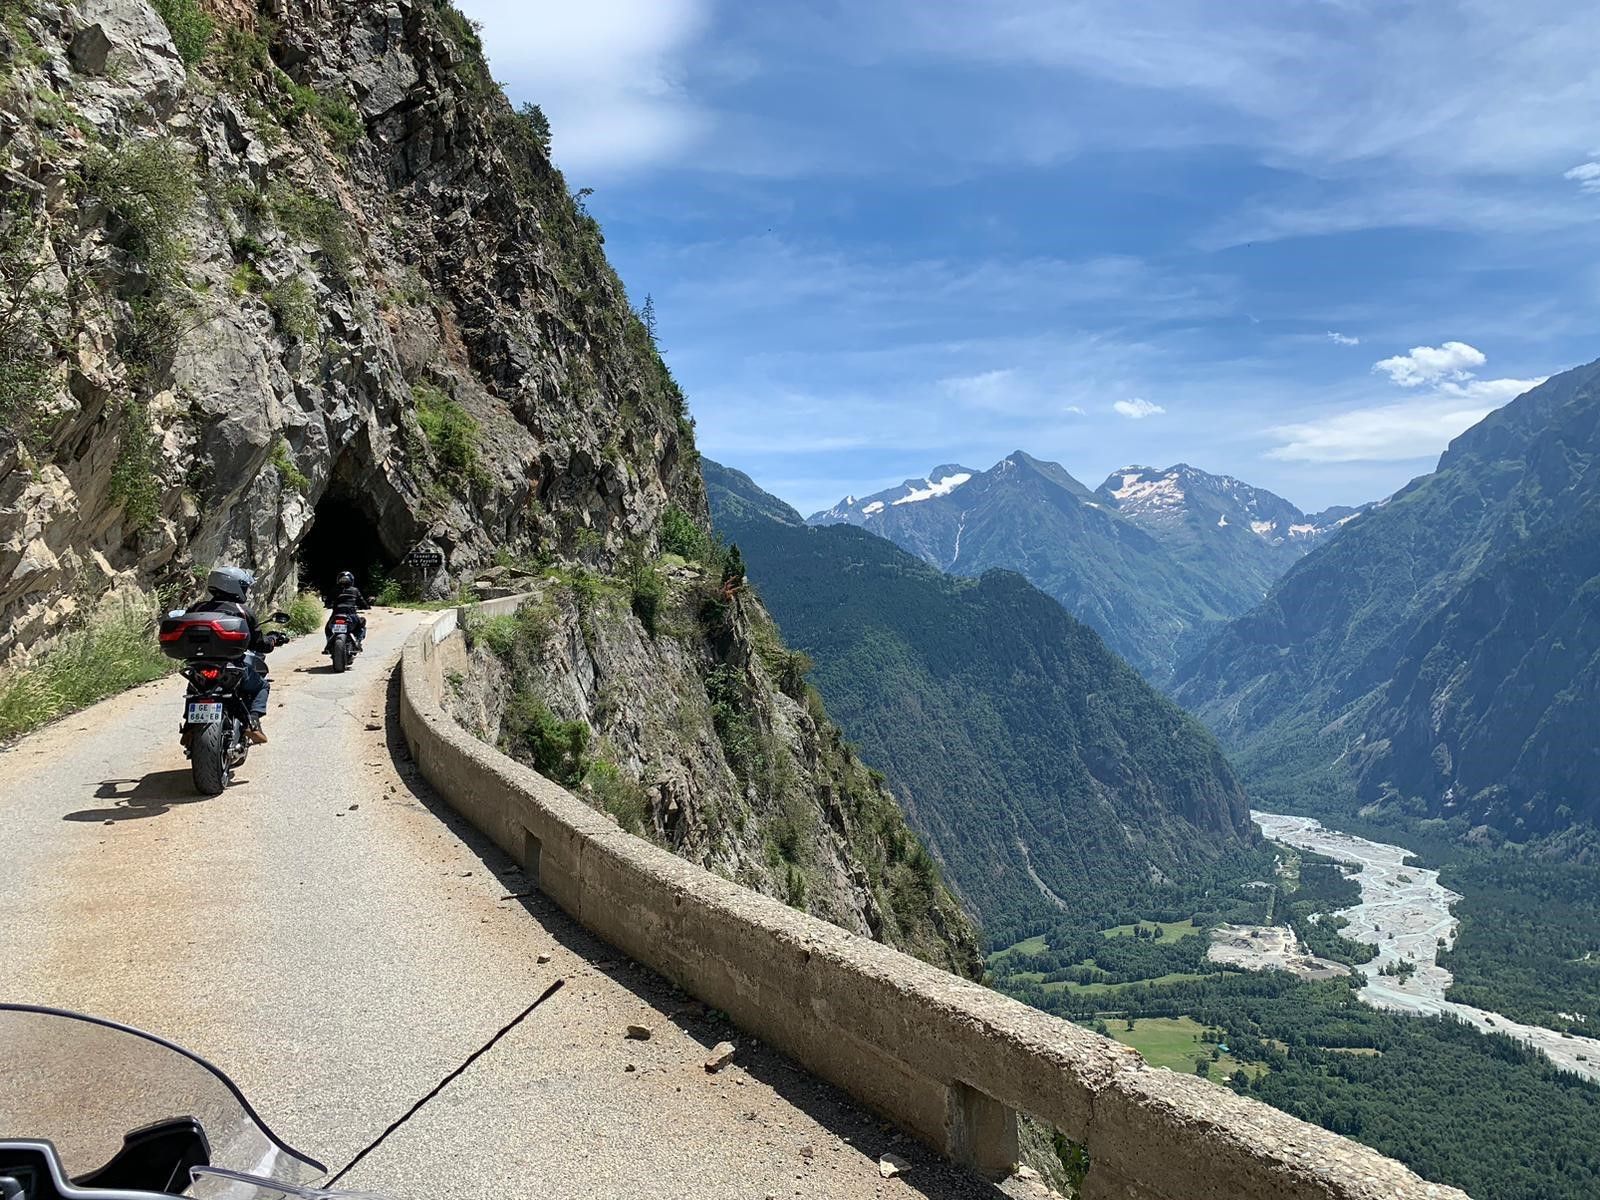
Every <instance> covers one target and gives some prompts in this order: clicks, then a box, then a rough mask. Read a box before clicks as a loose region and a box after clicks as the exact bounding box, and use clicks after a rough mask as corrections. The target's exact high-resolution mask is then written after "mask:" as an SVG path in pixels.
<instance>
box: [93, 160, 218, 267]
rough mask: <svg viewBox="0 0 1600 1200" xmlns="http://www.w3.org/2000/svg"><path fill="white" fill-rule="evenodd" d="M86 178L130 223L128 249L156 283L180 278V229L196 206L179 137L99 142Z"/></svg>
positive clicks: (189, 166) (182, 256) (182, 252)
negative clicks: (109, 143)
mask: <svg viewBox="0 0 1600 1200" xmlns="http://www.w3.org/2000/svg"><path fill="white" fill-rule="evenodd" d="M84 182H85V183H86V184H87V185H88V186H89V188H90V190H91V191H93V192H94V194H95V195H97V196H99V198H100V199H101V200H102V201H103V202H104V203H105V205H106V207H108V208H109V209H111V211H112V212H114V213H116V215H117V216H119V217H121V218H122V220H123V221H124V222H126V224H127V226H128V230H129V234H130V237H129V239H128V241H129V244H128V246H127V249H128V252H129V253H130V254H132V255H133V256H134V257H135V258H137V259H138V260H139V261H140V262H141V263H143V264H144V266H145V267H146V269H147V270H148V271H149V272H150V274H151V275H152V276H154V277H155V278H156V280H157V281H158V283H160V284H162V285H164V286H165V285H170V284H173V283H177V282H179V281H180V280H181V278H182V274H183V264H184V260H185V257H186V250H185V247H184V244H183V238H182V229H183V221H184V218H185V217H186V216H187V215H188V212H189V210H190V208H192V207H193V205H194V197H195V189H196V184H195V174H194V164H193V162H192V161H191V160H190V158H189V155H188V154H187V153H186V152H185V151H184V150H183V148H182V147H181V146H180V145H179V143H178V142H177V140H176V139H174V138H170V137H155V138H129V139H126V140H124V141H121V142H119V143H117V144H116V146H115V147H114V148H112V149H107V148H105V147H103V146H97V147H95V148H94V149H93V150H91V151H90V153H89V155H88V157H87V158H86V159H85V161H84Z"/></svg>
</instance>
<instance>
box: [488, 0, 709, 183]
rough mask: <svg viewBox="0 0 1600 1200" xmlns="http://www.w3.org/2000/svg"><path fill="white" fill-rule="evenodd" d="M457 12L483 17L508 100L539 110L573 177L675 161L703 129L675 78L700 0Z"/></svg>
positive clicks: (512, 0) (511, 2) (604, 1)
mask: <svg viewBox="0 0 1600 1200" xmlns="http://www.w3.org/2000/svg"><path fill="white" fill-rule="evenodd" d="M461 9H462V11H463V12H465V13H466V14H467V16H469V17H471V18H472V19H473V20H475V21H479V22H481V23H482V25H483V41H484V46H485V49H486V50H487V52H488V55H489V60H490V64H491V67H492V69H493V71H494V74H495V77H496V78H497V79H500V80H502V81H504V82H505V84H506V88H507V91H508V92H509V93H510V95H511V98H512V99H513V100H514V101H517V102H521V101H531V102H533V103H535V104H538V105H540V106H541V107H542V108H543V109H544V110H545V113H546V115H548V116H549V118H550V126H551V130H552V135H553V136H552V142H553V144H554V156H555V158H556V161H557V162H558V163H559V164H560V165H561V167H562V168H563V169H564V170H566V171H567V172H569V173H570V174H572V175H576V176H577V177H578V181H579V182H582V177H584V176H586V175H591V174H603V173H606V172H621V171H627V170H631V169H635V168H638V167H642V166H648V165H651V164H653V163H658V162H664V161H670V160H672V159H675V158H678V157H680V156H681V155H682V154H683V153H684V152H685V151H687V150H688V149H689V148H690V147H691V146H693V145H694V144H695V143H697V142H698V141H700V140H701V139H702V138H703V137H704V135H705V134H706V133H707V132H708V130H709V128H710V125H711V118H710V115H709V114H708V113H707V112H706V111H705V110H704V109H702V108H701V107H700V106H699V105H698V104H697V103H695V102H694V101H693V100H692V99H691V98H690V97H689V94H688V91H687V89H686V87H685V86H684V83H683V78H682V76H683V72H684V68H685V59H686V57H687V54H688V51H689V50H690V48H691V47H692V45H693V43H694V42H695V40H696V39H697V38H698V36H699V35H700V34H701V32H702V31H703V30H704V29H705V27H706V24H707V21H708V19H709V16H710V12H709V2H708V0H584V3H581V4H566V5H556V4H535V5H530V4H527V3H526V2H525V0H461ZM530 10H532V11H530Z"/></svg>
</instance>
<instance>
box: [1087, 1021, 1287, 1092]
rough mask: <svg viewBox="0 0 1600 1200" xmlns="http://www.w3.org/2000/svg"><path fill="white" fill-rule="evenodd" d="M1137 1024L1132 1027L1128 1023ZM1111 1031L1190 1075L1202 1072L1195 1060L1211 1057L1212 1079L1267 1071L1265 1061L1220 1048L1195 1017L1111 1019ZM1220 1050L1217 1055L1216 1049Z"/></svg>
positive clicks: (1158, 1062) (1155, 1063)
mask: <svg viewBox="0 0 1600 1200" xmlns="http://www.w3.org/2000/svg"><path fill="white" fill-rule="evenodd" d="M1130 1024H1131V1025H1132V1026H1133V1028H1132V1029H1129V1028H1128V1026H1129V1025H1130ZM1107 1032H1108V1033H1109V1034H1110V1035H1111V1036H1112V1037H1114V1038H1116V1039H1117V1041H1119V1042H1121V1043H1122V1044H1123V1045H1124V1046H1132V1047H1133V1048H1134V1049H1135V1050H1137V1051H1138V1052H1139V1053H1140V1055H1141V1056H1142V1057H1143V1058H1144V1060H1145V1062H1147V1063H1149V1064H1150V1065H1151V1066H1152V1067H1166V1068H1168V1069H1169V1070H1173V1071H1182V1072H1183V1073H1184V1074H1187V1075H1194V1074H1199V1072H1197V1071H1196V1070H1195V1060H1196V1059H1202V1058H1203V1059H1205V1060H1207V1063H1208V1065H1207V1067H1206V1071H1205V1074H1206V1075H1207V1076H1208V1077H1209V1078H1212V1079H1217V1080H1223V1079H1230V1078H1232V1077H1233V1073H1234V1072H1235V1071H1243V1072H1244V1073H1245V1075H1246V1076H1247V1077H1249V1078H1255V1077H1256V1076H1257V1075H1264V1074H1266V1071H1267V1067H1266V1064H1265V1063H1253V1062H1245V1061H1242V1060H1240V1059H1237V1058H1234V1057H1233V1055H1231V1054H1224V1053H1222V1052H1221V1051H1217V1046H1218V1042H1217V1041H1216V1040H1215V1038H1214V1032H1213V1033H1208V1031H1207V1030H1206V1027H1205V1026H1203V1025H1201V1024H1200V1022H1198V1021H1196V1020H1195V1019H1194V1018H1193V1017H1140V1018H1138V1019H1137V1020H1133V1021H1108V1022H1107ZM1213 1051H1217V1053H1216V1056H1215V1057H1213V1056H1212V1052H1213Z"/></svg>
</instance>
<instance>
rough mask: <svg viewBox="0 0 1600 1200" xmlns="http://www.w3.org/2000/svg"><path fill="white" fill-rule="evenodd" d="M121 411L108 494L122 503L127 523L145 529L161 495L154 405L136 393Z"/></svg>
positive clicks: (153, 519)
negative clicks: (153, 427) (153, 422)
mask: <svg viewBox="0 0 1600 1200" xmlns="http://www.w3.org/2000/svg"><path fill="white" fill-rule="evenodd" d="M121 415H122V428H121V431H120V433H121V441H120V442H119V443H118V446H117V459H116V462H115V463H113V464H112V467H111V480H110V483H109V484H108V485H107V488H106V494H107V495H108V496H110V498H111V500H112V501H113V502H114V503H116V504H119V505H121V506H122V519H123V522H124V524H125V525H126V527H127V528H128V529H130V530H133V531H135V532H143V531H144V530H146V529H149V528H150V526H151V525H153V524H155V519H156V514H157V511H158V510H157V504H158V502H159V500H160V498H161V489H160V482H159V478H158V476H157V474H156V464H155V451H156V436H155V431H154V430H153V429H152V428H151V426H150V408H149V406H148V405H147V404H146V403H145V402H144V401H142V400H139V399H136V398H133V397H130V398H128V399H126V400H124V401H123V402H122V409H121Z"/></svg>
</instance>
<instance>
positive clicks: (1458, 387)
mask: <svg viewBox="0 0 1600 1200" xmlns="http://www.w3.org/2000/svg"><path fill="white" fill-rule="evenodd" d="M1329 336H1330V337H1331V336H1333V335H1332V334H1330V335H1329ZM1486 361H1487V358H1486V356H1485V355H1484V353H1483V351H1481V350H1479V349H1477V348H1476V347H1475V346H1469V345H1467V344H1466V343H1465V342H1445V343H1444V344H1443V345H1442V346H1413V347H1412V348H1411V350H1410V352H1409V353H1406V354H1397V355H1395V356H1394V357H1393V358H1386V359H1384V360H1382V361H1381V362H1377V363H1374V364H1373V367H1372V369H1373V370H1374V371H1378V372H1381V373H1382V374H1384V375H1387V376H1388V377H1389V380H1390V382H1392V383H1394V384H1397V385H1398V386H1400V387H1403V388H1420V387H1423V386H1427V388H1428V391H1427V392H1425V393H1424V394H1422V395H1420V396H1417V397H1415V398H1413V399H1407V400H1404V401H1401V402H1400V403H1397V404H1377V405H1370V406H1368V407H1365V408H1356V409H1350V410H1348V411H1345V412H1341V413H1335V414H1334V415H1332V416H1329V417H1323V418H1320V419H1318V420H1313V421H1304V422H1300V423H1297V424H1292V425H1279V426H1277V427H1275V428H1273V429H1270V430H1269V431H1268V433H1269V434H1270V435H1271V436H1272V437H1273V438H1274V439H1276V440H1277V442H1278V443H1279V444H1278V445H1276V446H1274V447H1273V448H1272V449H1271V450H1269V451H1267V457H1268V458H1275V459H1279V460H1286V461H1291V462H1321V463H1343V462H1398V461H1403V460H1408V459H1420V458H1428V457H1431V456H1432V455H1434V454H1437V453H1438V452H1439V451H1441V450H1443V449H1444V447H1445V446H1446V445H1447V444H1448V443H1449V442H1450V439H1451V438H1453V437H1455V436H1456V435H1457V434H1459V433H1461V432H1463V431H1464V430H1466V429H1468V428H1470V427H1471V426H1473V425H1476V424H1477V423H1478V422H1479V421H1481V420H1483V418H1484V417H1486V416H1488V415H1489V413H1491V412H1493V411H1494V410H1495V409H1497V408H1499V407H1500V406H1501V405H1502V404H1504V403H1506V402H1507V401H1508V400H1511V399H1512V398H1514V397H1516V396H1520V395H1521V394H1522V393H1523V392H1525V391H1527V390H1528V389H1529V388H1532V387H1537V386H1538V385H1539V384H1541V383H1543V382H1544V380H1543V379H1479V378H1478V377H1477V376H1476V375H1474V374H1473V372H1472V371H1471V370H1470V368H1473V367H1481V366H1482V365H1483V364H1484V363H1485V362H1486Z"/></svg>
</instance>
